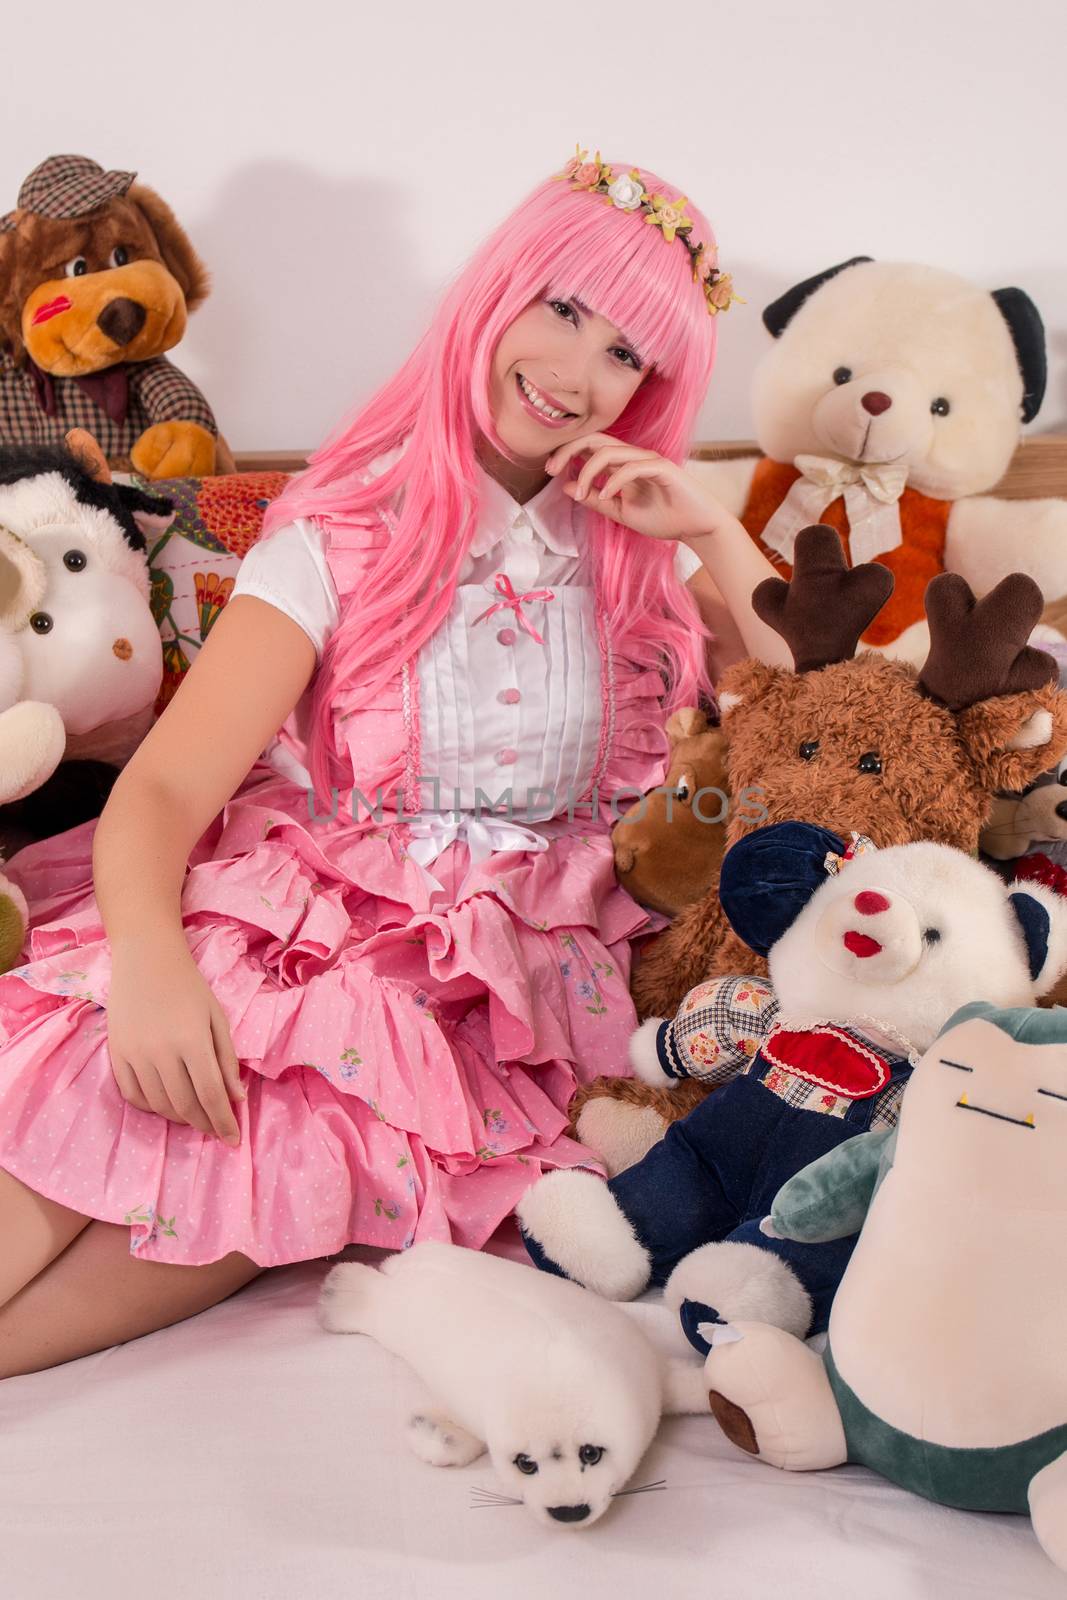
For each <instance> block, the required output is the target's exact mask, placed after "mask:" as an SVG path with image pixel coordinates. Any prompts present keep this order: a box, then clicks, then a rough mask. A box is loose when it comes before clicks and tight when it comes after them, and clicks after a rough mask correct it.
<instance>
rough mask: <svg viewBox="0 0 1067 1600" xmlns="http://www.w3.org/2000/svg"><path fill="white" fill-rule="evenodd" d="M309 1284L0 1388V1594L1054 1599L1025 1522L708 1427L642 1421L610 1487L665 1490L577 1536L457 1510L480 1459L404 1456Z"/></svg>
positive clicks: (402, 1388) (486, 1477)
mask: <svg viewBox="0 0 1067 1600" xmlns="http://www.w3.org/2000/svg"><path fill="white" fill-rule="evenodd" d="M350 1254H351V1255H352V1256H353V1257H355V1258H357V1259H359V1258H360V1253H359V1252H350ZM364 1258H365V1259H375V1258H374V1257H372V1256H370V1255H369V1254H368V1255H366V1256H365V1257H364ZM324 1270H325V1268H324V1266H323V1265H321V1264H308V1265H302V1266H297V1267H290V1268H286V1269H284V1270H282V1271H279V1272H275V1273H273V1274H271V1275H268V1276H267V1277H265V1278H263V1279H261V1280H259V1281H258V1282H257V1283H255V1284H253V1285H252V1286H251V1287H250V1288H248V1289H247V1290H245V1291H244V1292H243V1293H242V1294H240V1295H238V1296H237V1297H235V1298H234V1299H233V1300H230V1301H228V1302H227V1303H225V1304H224V1305H221V1306H217V1307H216V1308H215V1309H214V1310H212V1311H209V1312H206V1313H205V1314H204V1315H203V1316H200V1317H196V1318H194V1319H192V1320H191V1321H189V1322H186V1323H183V1324H182V1325H180V1326H179V1327H176V1328H171V1329H168V1330H166V1331H165V1332H162V1333H158V1334H154V1335H152V1336H151V1337H150V1338H147V1339H141V1340H138V1341H136V1342H135V1343H133V1344H129V1345H126V1346H123V1347H121V1348H118V1349H115V1350H110V1351H107V1352H104V1353H103V1354H101V1355H97V1356H91V1357H88V1358H87V1359H85V1360H83V1361H77V1362H72V1363H70V1364H69V1365H68V1366H65V1367H61V1368H58V1369H56V1370H54V1371H52V1372H45V1373H39V1374H35V1375H33V1376H31V1377H25V1378H17V1379H13V1380H10V1381H9V1382H7V1383H3V1384H0V1597H2V1600H135V1597H136V1600H178V1597H181V1600H185V1597H187V1596H188V1597H194V1596H195V1597H197V1600H215V1597H219V1600H222V1597H225V1600H303V1597H305V1596H306V1597H308V1600H533V1597H535V1596H536V1597H542V1596H543V1597H548V1596H552V1595H568V1596H576V1597H580V1600H630V1597H634V1600H638V1597H641V1600H645V1597H648V1600H681V1597H683V1596H685V1597H687V1600H688V1597H691V1596H692V1597H696V1596H700V1597H704V1596H709V1595H713V1596H723V1597H728V1600H809V1597H810V1600H836V1597H838V1596H841V1597H844V1596H857V1597H863V1600H979V1597H982V1600H1009V1597H1010V1600H1046V1597H1047V1600H1054V1597H1059V1600H1064V1596H1065V1595H1067V1577H1065V1576H1064V1575H1063V1574H1061V1573H1059V1572H1057V1571H1056V1569H1055V1568H1053V1567H1052V1566H1051V1565H1050V1563H1049V1562H1048V1561H1047V1560H1046V1558H1045V1556H1044V1555H1043V1554H1042V1552H1041V1550H1040V1549H1039V1547H1038V1545H1037V1543H1036V1541H1035V1540H1034V1537H1033V1534H1032V1531H1031V1528H1030V1524H1029V1522H1028V1520H1027V1519H1025V1518H1022V1517H992V1516H977V1515H971V1514H966V1513H962V1512H953V1511H950V1510H947V1509H944V1508H942V1507H938V1506H933V1505H930V1504H928V1503H927V1502H925V1501H923V1500H920V1499H917V1498H915V1497H914V1496H911V1495H908V1494H905V1493H904V1492H903V1491H901V1490H898V1489H894V1488H892V1487H891V1486H890V1485H889V1484H887V1483H885V1482H884V1481H882V1480H881V1479H879V1478H877V1477H875V1476H874V1475H873V1474H871V1473H869V1472H867V1471H865V1470H863V1469H861V1468H855V1467H843V1468H839V1469H837V1470H836V1471H834V1472H830V1473H820V1474H815V1473H813V1474H804V1475H801V1474H796V1475H793V1474H788V1473H780V1472H775V1471H774V1470H773V1469H771V1468H768V1467H765V1466H762V1465H761V1464H760V1463H759V1462H758V1461H755V1460H752V1459H750V1458H748V1457H747V1456H745V1455H743V1454H742V1453H741V1452H740V1451H737V1450H735V1449H733V1448H732V1447H731V1446H730V1445H729V1444H728V1443H727V1442H726V1440H725V1439H724V1438H723V1437H722V1435H721V1434H720V1433H719V1431H718V1429H717V1427H716V1426H715V1424H714V1422H713V1421H712V1419H711V1418H710V1417H709V1418H707V1419H705V1418H703V1417H686V1418H676V1419H671V1420H668V1421H667V1422H665V1423H664V1424H663V1426H662V1428H661V1430H660V1433H659V1436H658V1438H657V1440H656V1442H655V1443H654V1445H653V1447H652V1449H651V1450H650V1452H649V1454H648V1456H647V1458H646V1460H645V1463H644V1466H643V1468H642V1469H641V1470H640V1472H639V1473H638V1476H637V1478H636V1479H635V1480H634V1481H635V1482H639V1483H643V1482H648V1481H651V1480H653V1479H656V1478H665V1479H666V1480H667V1488H666V1490H665V1491H663V1492H660V1493H652V1494H648V1495H639V1496H637V1497H635V1498H630V1499H626V1500H624V1501H622V1503H621V1504H619V1505H616V1506H615V1507H613V1508H612V1510H611V1511H610V1512H609V1513H608V1515H607V1516H606V1517H605V1518H604V1519H603V1520H602V1521H601V1522H600V1523H598V1524H597V1525H596V1526H595V1527H593V1528H591V1529H589V1530H587V1531H584V1532H582V1531H578V1532H573V1531H567V1530H562V1529H561V1530H559V1531H558V1532H556V1531H554V1530H546V1529H543V1528H541V1527H540V1526H538V1525H537V1524H536V1523H534V1522H533V1521H532V1519H530V1518H529V1517H528V1516H527V1514H526V1513H525V1512H524V1511H522V1510H521V1509H518V1508H516V1509H511V1508H507V1509H495V1508H494V1509H474V1508H472V1506H471V1495H470V1489H471V1486H472V1485H475V1484H478V1485H487V1486H493V1485H494V1484H495V1483H496V1479H495V1475H494V1473H493V1471H492V1468H491V1467H490V1466H489V1464H488V1461H487V1459H485V1458H483V1460H482V1461H480V1462H476V1463H475V1464H474V1465H472V1466H470V1467H467V1468H465V1469H462V1470H440V1469H434V1468H431V1467H427V1466H424V1465H423V1464H422V1463H421V1462H419V1461H417V1460H415V1458H414V1457H412V1456H411V1455H409V1453H408V1451H407V1449H406V1446H405V1444H404V1440H403V1434H402V1422H403V1419H404V1417H405V1416H406V1415H407V1412H408V1409H409V1405H410V1402H411V1401H412V1400H414V1399H415V1398H416V1396H417V1390H416V1388H415V1386H414V1384H413V1380H412V1378H411V1375H410V1374H409V1372H408V1371H407V1369H406V1368H405V1367H404V1366H403V1365H402V1363H400V1362H399V1361H397V1360H396V1359H395V1358H394V1357H392V1356H390V1355H388V1354H387V1353H386V1352H385V1351H383V1350H381V1349H380V1348H379V1347H378V1346H376V1345H375V1344H373V1343H372V1342H371V1341H370V1340H369V1339H364V1338H360V1337H344V1338H342V1337H337V1336H332V1335H327V1334H325V1333H323V1332H322V1331H321V1330H320V1329H319V1327H318V1325H317V1323H316V1320H315V1304H316V1298H317V1291H318V1287H319V1284H320V1283H321V1280H322V1277H323V1273H324Z"/></svg>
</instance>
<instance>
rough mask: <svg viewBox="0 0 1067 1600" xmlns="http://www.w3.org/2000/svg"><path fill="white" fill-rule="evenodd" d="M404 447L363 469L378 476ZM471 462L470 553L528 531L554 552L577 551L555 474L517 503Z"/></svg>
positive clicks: (569, 504) (570, 508)
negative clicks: (473, 516)
mask: <svg viewBox="0 0 1067 1600" xmlns="http://www.w3.org/2000/svg"><path fill="white" fill-rule="evenodd" d="M403 448H404V447H403V445H398V446H397V447H396V448H395V449H393V450H389V451H387V452H386V453H385V454H383V455H380V456H378V457H377V458H376V459H375V460H374V461H372V462H371V464H370V466H369V467H367V468H366V469H365V470H366V471H367V472H369V473H370V474H371V476H373V477H378V476H380V474H381V473H383V472H385V471H386V469H387V468H389V467H391V466H392V465H393V463H394V462H395V461H397V460H398V459H399V457H400V455H401V454H402V453H403ZM474 465H475V471H476V473H477V475H478V520H477V526H476V527H475V530H474V538H473V540H472V542H471V546H470V551H469V554H470V555H472V556H484V555H486V554H487V553H488V552H489V551H490V550H494V549H495V548H496V546H497V545H498V544H501V543H502V542H503V540H504V539H506V538H508V537H510V536H511V535H513V534H514V535H515V536H516V537H518V538H519V539H525V538H527V537H528V536H529V534H530V533H531V531H532V532H533V533H534V534H536V535H537V537H538V538H539V539H540V540H541V543H542V544H544V545H547V547H548V549H549V550H551V551H552V552H553V553H554V554H555V555H557V556H576V555H577V554H578V541H577V537H576V535H575V530H574V523H575V513H576V507H575V504H574V501H573V500H572V499H571V498H570V497H569V495H565V494H564V493H563V487H562V484H561V482H560V480H559V479H558V478H549V480H548V482H547V483H546V484H545V486H544V488H543V489H539V490H538V491H537V493H536V494H535V495H534V496H533V498H532V499H530V500H527V501H526V504H525V505H520V504H519V502H518V501H517V500H515V499H513V498H512V496H511V495H510V494H509V493H508V491H507V490H506V489H505V488H504V486H503V484H501V483H498V482H497V481H496V479H495V478H493V477H491V476H490V475H489V473H488V472H486V470H485V468H484V467H483V466H482V464H481V462H480V461H476V462H475V464H474Z"/></svg>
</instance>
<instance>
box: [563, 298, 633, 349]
mask: <svg viewBox="0 0 1067 1600" xmlns="http://www.w3.org/2000/svg"><path fill="white" fill-rule="evenodd" d="M571 305H572V306H577V307H578V310H579V311H580V312H581V313H582V315H583V316H584V317H595V316H598V315H599V313H598V312H596V311H594V310H593V308H592V306H587V305H586V303H585V301H584V300H579V299H578V297H577V295H573V294H572V295H571ZM613 331H614V333H615V337H616V339H617V340H618V342H619V344H624V345H626V346H629V344H630V341H629V339H627V338H626V336H625V334H623V333H620V332H619V330H618V328H614V329H613Z"/></svg>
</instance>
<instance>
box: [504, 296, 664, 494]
mask: <svg viewBox="0 0 1067 1600" xmlns="http://www.w3.org/2000/svg"><path fill="white" fill-rule="evenodd" d="M648 370H650V369H648ZM646 376H647V371H646V369H644V368H643V366H642V363H641V359H640V357H639V356H638V355H637V354H636V352H635V351H633V350H632V349H631V348H630V346H629V345H628V344H627V343H626V341H625V340H624V338H623V337H622V335H621V334H620V333H619V330H618V329H617V328H616V327H615V326H614V325H613V324H612V323H610V322H608V321H607V319H606V318H605V317H601V316H598V314H597V313H596V312H595V311H590V310H589V309H588V307H586V306H584V305H582V303H581V302H580V301H576V300H535V301H534V302H533V304H532V305H529V306H527V308H526V310H525V311H524V312H522V314H521V315H520V316H518V317H516V318H515V321H514V322H513V323H512V324H511V326H510V327H509V328H508V329H507V332H506V333H505V334H504V336H503V338H502V339H501V341H500V343H499V344H498V345H497V347H496V353H495V355H494V357H493V375H492V393H491V397H490V399H491V406H492V413H493V422H494V424H495V425H496V430H497V433H498V434H499V435H500V438H501V440H502V441H503V443H504V444H505V445H506V446H507V448H508V450H509V452H510V453H511V454H512V455H513V456H514V457H515V459H516V460H519V461H529V462H531V463H532V462H542V461H544V460H546V459H547V457H548V456H550V455H551V454H552V452H553V450H558V449H559V447H560V445H562V444H566V443H567V441H568V440H570V439H577V438H579V437H581V435H582V434H586V433H606V432H607V431H608V430H609V429H610V428H611V426H612V424H613V423H614V422H616V421H617V420H618V418H619V417H620V416H621V415H622V413H623V412H624V411H625V410H626V407H627V405H628V403H629V401H630V397H631V395H633V393H634V392H635V390H636V389H638V388H639V387H640V385H641V383H642V381H643V380H644V378H645V377H646Z"/></svg>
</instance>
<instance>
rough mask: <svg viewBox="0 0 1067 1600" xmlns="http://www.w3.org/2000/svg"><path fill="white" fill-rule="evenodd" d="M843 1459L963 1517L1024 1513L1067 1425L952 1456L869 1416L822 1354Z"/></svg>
mask: <svg viewBox="0 0 1067 1600" xmlns="http://www.w3.org/2000/svg"><path fill="white" fill-rule="evenodd" d="M825 1361H826V1371H827V1375H828V1377H829V1379H830V1387H831V1388H832V1390H833V1392H834V1398H835V1400H836V1401H837V1407H838V1410H839V1411H840V1413H841V1421H842V1423H843V1424H844V1429H845V1438H846V1440H847V1441H848V1459H849V1460H850V1461H855V1462H858V1463H859V1464H861V1465H862V1466H865V1467H871V1468H873V1470H874V1471H875V1472H880V1473H881V1474H882V1476H883V1477H885V1478H888V1479H889V1480H890V1481H891V1482H892V1483H899V1484H900V1486H901V1488H904V1489H911V1490H912V1492H913V1493H914V1494H921V1495H925V1496H926V1498H927V1499H928V1500H937V1501H938V1502H940V1504H942V1505H946V1506H956V1507H958V1508H959V1509H960V1510H963V1511H1018V1512H1022V1513H1023V1514H1027V1513H1028V1512H1029V1509H1030V1508H1029V1505H1028V1502H1027V1490H1028V1489H1029V1487H1030V1482H1031V1479H1032V1478H1033V1477H1034V1476H1035V1474H1036V1473H1038V1472H1040V1471H1041V1469H1042V1467H1045V1466H1047V1465H1048V1463H1049V1462H1050V1461H1054V1460H1055V1459H1056V1458H1057V1456H1061V1455H1062V1454H1063V1453H1064V1451H1065V1450H1067V1423H1062V1424H1061V1425H1060V1426H1059V1427H1056V1428H1049V1429H1048V1431H1047V1432H1046V1433H1039V1434H1036V1435H1035V1436H1034V1437H1033V1438H1032V1439H1024V1440H1022V1441H1021V1442H1020V1443H1018V1444H1007V1445H997V1446H994V1447H992V1448H990V1449H975V1448H969V1449H965V1450H956V1449H953V1448H952V1447H951V1446H949V1445H943V1444H930V1443H928V1442H927V1441H926V1440H924V1439H916V1438H915V1437H914V1436H913V1435H911V1434H908V1433H902V1432H901V1431H900V1430H899V1429H898V1428H893V1427H891V1426H890V1425H889V1423H887V1422H883V1421H882V1419H881V1418H880V1417H876V1416H875V1415H874V1412H873V1411H869V1410H868V1409H867V1407H866V1406H865V1405H864V1404H863V1402H862V1400H860V1399H859V1398H858V1397H857V1396H856V1394H855V1393H854V1391H853V1390H852V1389H850V1388H849V1386H848V1384H847V1383H845V1381H844V1379H843V1378H842V1377H841V1375H840V1373H839V1372H838V1370H837V1368H836V1367H835V1366H834V1361H833V1356H832V1355H831V1353H830V1351H829V1350H827V1352H826V1356H825Z"/></svg>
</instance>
